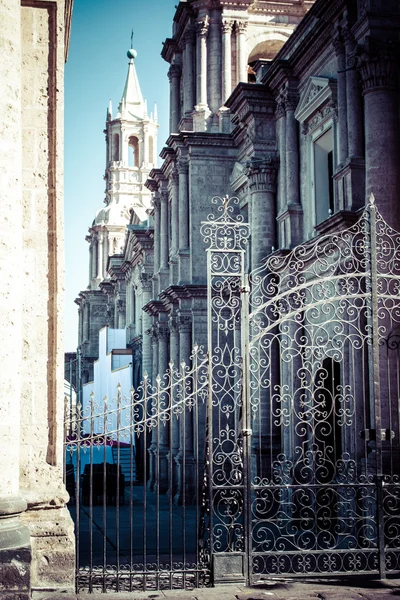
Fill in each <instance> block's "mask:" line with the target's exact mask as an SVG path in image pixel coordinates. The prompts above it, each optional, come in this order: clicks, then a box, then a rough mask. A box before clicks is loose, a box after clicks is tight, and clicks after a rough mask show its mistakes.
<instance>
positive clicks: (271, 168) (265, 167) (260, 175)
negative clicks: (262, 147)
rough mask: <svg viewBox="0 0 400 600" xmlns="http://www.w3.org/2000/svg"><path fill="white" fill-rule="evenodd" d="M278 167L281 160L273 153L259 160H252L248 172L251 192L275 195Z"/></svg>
mask: <svg viewBox="0 0 400 600" xmlns="http://www.w3.org/2000/svg"><path fill="white" fill-rule="evenodd" d="M278 167H279V158H278V156H277V155H276V154H273V153H271V154H268V155H267V156H265V157H264V158H261V159H259V160H258V159H252V160H251V161H250V163H249V165H248V167H247V170H246V174H247V177H248V179H249V186H250V190H251V191H252V192H273V193H275V191H276V180H277V174H278Z"/></svg>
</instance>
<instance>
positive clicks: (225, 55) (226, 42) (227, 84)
mask: <svg viewBox="0 0 400 600" xmlns="http://www.w3.org/2000/svg"><path fill="white" fill-rule="evenodd" d="M232 28H233V21H231V20H229V19H224V20H223V21H222V24H221V29H222V104H224V102H225V100H226V99H227V98H228V97H229V96H230V95H231V92H232Z"/></svg>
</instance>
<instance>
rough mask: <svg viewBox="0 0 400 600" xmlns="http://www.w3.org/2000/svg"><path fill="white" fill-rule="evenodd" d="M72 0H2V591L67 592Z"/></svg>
mask: <svg viewBox="0 0 400 600" xmlns="http://www.w3.org/2000/svg"><path fill="white" fill-rule="evenodd" d="M71 12H72V2H71V1H70V0H57V1H56V0H44V1H37V0H22V2H20V0H18V1H17V0H1V2H0V16H1V22H2V27H1V33H0V38H1V43H2V48H3V52H2V58H1V59H0V77H1V82H2V93H1V100H0V102H1V108H2V123H3V126H2V135H1V142H0V143H1V147H2V153H1V155H2V158H1V165H0V170H1V181H2V185H1V195H2V215H3V216H2V219H3V227H2V231H3V234H2V240H3V241H2V247H1V260H0V263H1V274H2V277H3V280H4V286H5V287H4V289H3V293H2V298H1V309H2V315H3V319H2V327H1V336H2V344H1V348H2V350H1V354H2V358H1V363H2V377H1V384H0V385H1V408H0V412H1V419H0V439H1V442H0V445H1V448H0V456H1V473H2V491H1V495H0V517H1V519H0V520H1V526H0V564H1V569H0V597H6V598H12V597H18V598H27V597H28V596H29V595H30V593H31V591H34V590H41V589H46V590H60V589H63V590H65V589H66V590H70V591H72V590H73V589H74V559H75V557H74V536H73V524H72V520H71V518H70V515H69V512H68V510H67V509H66V507H65V503H66V501H67V499H68V495H67V493H66V491H65V487H64V485H63V471H62V468H63V426H62V421H63V419H62V416H63V379H64V378H63V370H64V369H63V367H64V365H63V348H62V346H63V328H62V308H63V306H62V300H63V294H62V292H63V267H62V265H63V164H62V156H63V77H64V62H65V59H66V55H67V49H68V41H69V30H70V19H71Z"/></svg>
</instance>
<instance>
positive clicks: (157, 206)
mask: <svg viewBox="0 0 400 600" xmlns="http://www.w3.org/2000/svg"><path fill="white" fill-rule="evenodd" d="M151 203H152V205H153V206H154V209H155V210H156V211H159V210H160V206H161V201H160V193H159V192H156V193H155V194H153V197H152V199H151Z"/></svg>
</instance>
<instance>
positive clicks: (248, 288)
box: [240, 285, 250, 294]
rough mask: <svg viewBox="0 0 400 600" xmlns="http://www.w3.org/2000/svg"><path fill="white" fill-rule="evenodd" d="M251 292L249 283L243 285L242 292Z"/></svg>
mask: <svg viewBox="0 0 400 600" xmlns="http://www.w3.org/2000/svg"><path fill="white" fill-rule="evenodd" d="M249 292H250V287H249V286H248V285H244V286H243V287H241V288H240V293H241V294H248V293H249Z"/></svg>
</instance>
